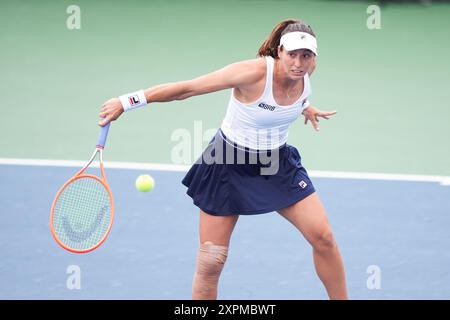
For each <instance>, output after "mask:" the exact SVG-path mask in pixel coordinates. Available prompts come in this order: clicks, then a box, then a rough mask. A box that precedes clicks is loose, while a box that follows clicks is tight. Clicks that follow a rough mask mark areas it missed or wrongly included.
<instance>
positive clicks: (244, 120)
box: [220, 56, 311, 150]
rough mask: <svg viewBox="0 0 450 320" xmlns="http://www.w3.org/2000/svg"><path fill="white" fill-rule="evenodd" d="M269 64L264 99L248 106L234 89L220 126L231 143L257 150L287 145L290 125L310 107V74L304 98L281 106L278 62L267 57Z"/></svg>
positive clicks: (261, 98) (259, 99)
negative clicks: (277, 90)
mask: <svg viewBox="0 0 450 320" xmlns="http://www.w3.org/2000/svg"><path fill="white" fill-rule="evenodd" d="M266 65H267V72H266V85H265V88H264V92H263V93H262V95H261V97H259V98H258V99H257V100H256V101H254V102H252V103H249V104H245V103H242V102H240V101H239V100H237V99H236V98H235V96H234V88H233V89H232V91H231V97H230V101H229V103H228V108H227V112H226V114H225V118H224V119H223V121H222V124H221V126H220V129H221V130H222V132H223V133H224V135H225V136H226V137H227V139H228V140H231V141H233V142H235V143H236V144H238V145H241V146H244V147H248V148H251V149H257V150H268V149H276V148H278V147H280V146H281V145H283V144H285V143H286V141H287V138H288V135H289V132H288V130H289V126H290V125H291V123H293V122H294V121H295V120H296V119H297V118H298V117H299V116H300V114H301V113H302V112H303V110H304V109H305V108H307V107H308V105H309V101H308V96H309V95H310V94H311V85H310V83H309V75H308V73H306V74H305V76H303V80H304V86H303V93H302V94H301V96H300V98H298V100H297V101H295V102H294V103H293V104H291V105H288V106H282V105H278V104H277V103H276V102H275V99H274V97H273V91H272V84H273V67H274V59H273V58H272V57H270V56H267V57H266Z"/></svg>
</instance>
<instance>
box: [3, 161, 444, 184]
mask: <svg viewBox="0 0 450 320" xmlns="http://www.w3.org/2000/svg"><path fill="white" fill-rule="evenodd" d="M85 164H86V161H78V160H43V159H8V158H0V165H18V166H47V167H83V166H84V165H85ZM92 166H93V167H98V162H94V163H93V164H92ZM190 167H191V166H190V165H175V164H160V163H139V162H113V161H107V162H105V168H110V169H132V170H156V171H175V172H187V171H188V170H189V168H190ZM308 173H309V175H310V176H311V177H316V178H337V179H361V180H384V181H386V180H388V181H414V182H438V183H440V184H441V185H443V186H450V176H429V175H411V174H391V173H370V172H341V171H315V170H311V171H309V170H308Z"/></svg>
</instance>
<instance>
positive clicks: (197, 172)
mask: <svg viewBox="0 0 450 320" xmlns="http://www.w3.org/2000/svg"><path fill="white" fill-rule="evenodd" d="M316 56H317V42H316V36H315V34H314V32H313V31H312V29H311V27H310V26H309V25H307V24H305V23H304V22H303V21H301V20H285V21H282V22H280V23H279V24H278V25H276V26H275V28H274V29H273V30H272V32H271V34H270V35H269V37H268V39H267V40H266V41H265V42H264V43H263V44H262V46H261V47H260V49H259V51H258V55H257V58H256V59H252V60H245V61H240V62H236V63H233V64H230V65H228V66H226V67H224V68H222V69H220V70H217V71H215V72H212V73H209V74H206V75H203V76H200V77H198V78H195V79H192V80H188V81H180V82H175V83H167V84H162V85H158V86H154V87H151V88H149V89H146V90H139V91H136V92H132V93H129V94H125V95H122V96H120V97H119V98H113V99H110V100H108V101H107V102H105V103H104V104H103V106H102V107H101V111H100V117H102V118H103V119H102V120H101V121H100V122H99V124H100V125H101V126H104V125H106V124H107V123H109V122H110V121H113V120H116V119H117V118H118V117H119V116H120V115H121V114H122V113H123V112H124V111H129V110H132V109H135V108H137V107H141V106H144V105H146V104H148V103H153V102H167V101H173V100H183V99H186V98H189V97H192V96H196V95H201V94H206V93H210V92H215V91H219V90H224V89H230V88H231V89H232V90H231V96H230V100H229V104H228V109H227V112H226V115H225V118H224V119H223V122H222V124H221V126H220V128H219V129H218V130H217V133H216V134H215V136H214V137H213V138H212V140H211V141H210V143H209V145H208V146H207V148H206V149H205V150H204V151H203V153H202V155H201V157H200V158H199V160H198V161H197V162H196V163H195V164H194V165H193V166H192V167H191V168H190V170H189V171H188V173H187V174H186V176H185V177H184V179H183V181H182V183H183V184H184V185H185V186H186V187H187V194H188V195H189V196H190V197H192V199H193V202H194V204H195V205H197V206H198V207H199V209H200V226H199V233H200V244H199V251H198V255H197V264H196V270H195V275H194V279H193V286H192V298H193V299H217V285H218V281H219V277H220V274H221V272H222V269H223V266H224V264H225V261H226V259H227V254H228V247H229V244H230V237H231V234H232V231H233V229H234V226H235V224H236V222H237V220H238V217H239V215H253V214H262V213H268V212H273V211H276V212H278V213H279V214H280V215H281V216H282V217H284V218H286V219H287V220H288V221H289V222H291V223H292V224H293V225H294V226H295V227H296V228H297V229H298V230H299V231H300V232H301V233H302V234H303V236H304V237H305V238H306V240H307V241H308V242H309V243H310V244H311V246H312V251H313V260H314V264H315V268H316V272H317V274H318V276H319V278H320V280H321V281H322V282H323V284H324V286H325V288H326V290H327V293H328V296H329V298H330V299H347V289H346V281H345V273H344V266H343V261H342V258H341V255H340V253H339V249H338V246H337V244H336V241H335V239H334V237H333V233H332V230H331V227H330V224H329V222H328V219H327V215H326V212H325V209H324V206H323V204H322V202H321V200H320V199H319V196H318V195H317V192H316V191H315V188H314V186H313V184H312V182H311V180H310V178H309V177H308V174H307V171H306V170H305V168H304V167H303V166H302V164H301V157H300V154H299V152H298V150H297V149H296V148H295V147H294V146H291V145H289V144H287V143H286V141H287V137H288V129H289V126H290V125H291V124H292V123H293V122H294V121H295V120H296V119H297V118H298V117H299V116H300V115H301V114H303V116H304V120H305V124H307V122H308V121H310V122H311V124H312V126H313V128H314V129H316V130H319V126H318V123H319V118H324V119H329V117H330V116H332V115H334V114H335V113H336V112H335V111H333V112H325V111H320V110H318V109H317V108H315V107H313V106H312V105H311V104H310V103H309V101H308V96H309V95H310V92H311V84H310V79H309V77H310V76H311V74H312V73H313V71H314V69H315V67H316ZM261 250H264V249H263V248H261Z"/></svg>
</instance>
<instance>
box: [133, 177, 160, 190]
mask: <svg viewBox="0 0 450 320" xmlns="http://www.w3.org/2000/svg"><path fill="white" fill-rule="evenodd" d="M135 184H136V189H138V190H139V191H141V192H148V191H150V190H152V189H153V187H154V186H155V180H154V179H153V178H152V177H151V176H149V175H148V174H141V175H140V176H139V177H137V179H136V183H135Z"/></svg>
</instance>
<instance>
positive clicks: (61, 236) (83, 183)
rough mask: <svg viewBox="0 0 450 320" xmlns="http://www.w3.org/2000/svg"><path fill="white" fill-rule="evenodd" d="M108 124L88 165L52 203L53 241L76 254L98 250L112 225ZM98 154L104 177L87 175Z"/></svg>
mask: <svg viewBox="0 0 450 320" xmlns="http://www.w3.org/2000/svg"><path fill="white" fill-rule="evenodd" d="M109 125H110V124H109V123H108V124H107V125H106V126H104V127H102V129H101V131H100V134H99V136H98V141H97V146H96V148H95V151H94V153H93V155H92V157H91V159H90V160H89V162H88V163H87V164H86V165H85V166H84V167H83V168H82V169H81V170H80V171H78V172H77V173H76V174H75V175H74V176H73V177H72V178H70V179H69V180H68V181H67V182H66V183H65V184H64V185H63V186H62V187H61V189H59V191H58V193H57V194H56V197H55V200H54V201H53V204H52V208H51V212H50V230H51V232H52V235H53V238H54V239H55V240H56V242H57V243H58V244H59V245H60V246H61V247H63V248H64V249H66V250H69V251H71V252H74V253H86V252H89V251H92V250H94V249H96V248H98V247H99V246H100V245H101V244H102V243H103V242H104V241H105V240H106V238H107V236H108V234H109V231H110V230H111V227H112V224H113V220H114V200H113V196H112V192H111V189H110V188H109V185H108V181H107V180H106V175H105V170H104V169H103V148H104V146H105V142H106V137H107V136H108V130H109ZM97 154H99V156H100V172H101V177H98V176H95V175H92V174H87V173H85V171H86V169H87V168H88V167H89V166H90V165H91V163H92V162H93V161H94V159H95V157H96V156H97Z"/></svg>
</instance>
